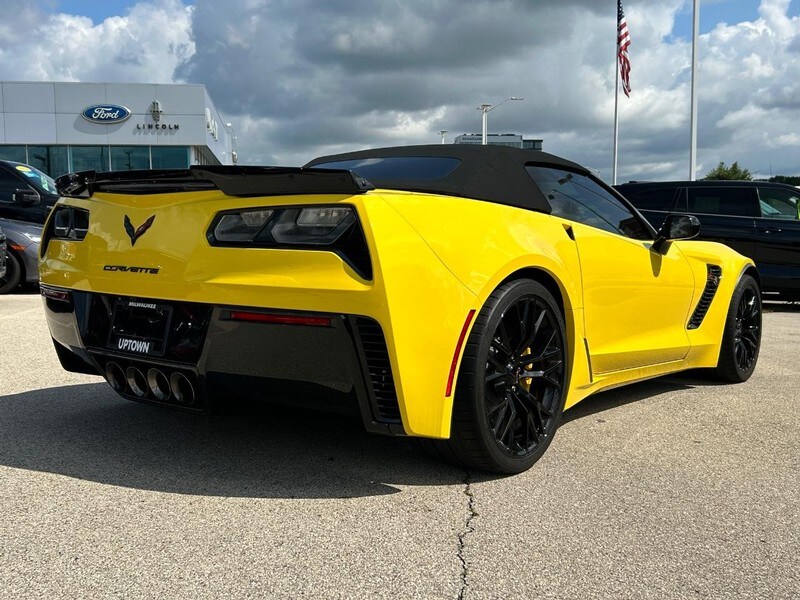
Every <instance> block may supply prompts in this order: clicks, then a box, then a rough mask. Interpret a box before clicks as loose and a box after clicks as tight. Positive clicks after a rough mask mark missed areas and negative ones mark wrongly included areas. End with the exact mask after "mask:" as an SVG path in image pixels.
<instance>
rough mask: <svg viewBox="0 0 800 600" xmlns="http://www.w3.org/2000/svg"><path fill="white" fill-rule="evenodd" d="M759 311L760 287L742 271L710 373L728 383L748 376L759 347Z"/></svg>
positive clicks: (754, 365)
mask: <svg viewBox="0 0 800 600" xmlns="http://www.w3.org/2000/svg"><path fill="white" fill-rule="evenodd" d="M761 312H762V308H761V289H760V288H759V286H758V283H757V282H756V280H755V279H754V278H753V277H751V276H750V275H743V276H742V278H741V280H739V283H738V284H737V285H736V289H735V290H734V292H733V296H732V297H731V304H730V306H729V307H728V316H727V318H726V319H725V329H724V333H723V335H722V346H721V348H720V352H719V362H718V363H717V367H716V368H715V369H712V370H711V376H712V377H714V378H715V379H719V380H721V381H727V382H730V383H742V382H743V381H747V380H748V379H750V376H751V375H752V374H753V371H754V370H755V368H756V363H757V362H758V353H759V350H760V349H761Z"/></svg>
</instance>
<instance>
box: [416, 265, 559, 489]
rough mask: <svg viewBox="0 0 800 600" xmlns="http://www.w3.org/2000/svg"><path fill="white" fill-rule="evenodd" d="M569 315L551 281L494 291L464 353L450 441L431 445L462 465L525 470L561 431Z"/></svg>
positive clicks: (518, 282)
mask: <svg viewBox="0 0 800 600" xmlns="http://www.w3.org/2000/svg"><path fill="white" fill-rule="evenodd" d="M564 331H565V327H564V318H563V316H562V315H561V311H560V310H559V308H558V305H557V304H556V301H555V299H554V298H553V296H552V294H551V293H550V292H549V291H548V290H547V288H545V287H544V286H543V285H541V284H540V283H538V282H536V281H532V280H529V279H520V280H516V281H512V282H510V283H507V284H505V285H503V286H502V287H500V288H498V289H497V290H495V291H494V293H493V294H492V295H491V296H489V298H488V300H487V301H486V304H485V305H484V306H483V308H482V309H481V311H480V313H479V314H478V317H477V319H476V320H475V324H474V326H473V327H472V331H471V333H470V335H469V339H468V340H467V344H466V347H465V349H464V356H463V358H462V360H461V368H460V369H459V374H458V381H457V385H456V395H455V400H454V405H453V422H452V426H451V432H450V439H449V440H430V442H431V444H429V449H430V450H433V451H435V452H436V453H437V454H438V455H439V456H441V458H443V459H445V460H446V461H448V462H454V463H456V464H459V465H461V466H464V467H467V468H470V469H478V470H482V471H490V472H495V473H521V472H522V471H526V470H527V469H529V468H530V467H531V466H532V465H533V464H534V463H535V462H536V461H537V460H538V459H539V458H540V457H541V456H542V454H544V452H545V450H546V449H547V447H548V446H549V445H550V442H551V441H552V439H553V436H554V435H555V431H556V428H557V427H558V422H559V420H560V418H561V413H562V411H563V409H564V399H565V395H566V378H567V372H568V369H567V360H566V344H565V337H566V336H565V333H564Z"/></svg>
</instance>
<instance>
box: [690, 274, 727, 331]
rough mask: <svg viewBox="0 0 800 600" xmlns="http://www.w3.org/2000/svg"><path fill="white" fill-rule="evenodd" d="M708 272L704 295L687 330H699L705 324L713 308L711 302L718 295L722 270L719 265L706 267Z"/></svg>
mask: <svg viewBox="0 0 800 600" xmlns="http://www.w3.org/2000/svg"><path fill="white" fill-rule="evenodd" d="M706 270H707V273H708V275H707V277H706V287H705V289H704V290H703V295H702V296H700V302H698V303H697V307H696V308H695V309H694V313H692V318H691V319H689V325H687V327H686V328H687V329H697V328H698V327H700V325H701V324H702V323H703V319H705V318H706V313H707V312H708V309H709V307H710V306H711V301H712V300H714V295H715V294H716V293H717V288H718V287H719V280H720V277H722V269H721V268H720V267H718V266H717V265H706Z"/></svg>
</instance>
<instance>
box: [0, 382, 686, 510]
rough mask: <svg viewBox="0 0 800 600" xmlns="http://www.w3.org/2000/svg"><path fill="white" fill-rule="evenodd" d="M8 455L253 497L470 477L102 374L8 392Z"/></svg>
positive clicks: (62, 468) (284, 419)
mask: <svg viewBox="0 0 800 600" xmlns="http://www.w3.org/2000/svg"><path fill="white" fill-rule="evenodd" d="M688 385H691V384H690V383H686V382H685V381H684V382H682V381H681V380H676V379H675V378H670V379H659V380H654V381H650V382H645V383H640V384H636V385H633V386H629V387H627V388H621V389H618V390H613V391H610V392H605V393H603V394H599V395H597V396H595V397H592V398H588V399H587V400H585V401H584V402H582V403H580V404H579V405H578V406H576V407H574V408H572V409H570V410H569V411H567V413H565V421H567V422H568V421H573V420H575V419H580V418H582V417H586V416H589V415H594V414H596V413H598V412H601V411H603V410H607V409H609V408H613V407H616V406H621V405H624V404H627V403H629V402H636V401H638V400H642V399H644V398H648V397H652V396H654V395H658V394H662V393H664V392H669V391H671V390H676V389H680V388H682V387H686V386H688ZM555 443H556V444H557V443H558V437H556V441H555ZM0 464H1V465H4V466H8V467H14V468H19V469H29V470H32V471H40V472H47V473H56V474H60V475H66V476H69V477H75V478H78V479H82V480H87V481H96V482H99V483H107V484H112V485H118V486H123V487H129V488H135V489H144V490H154V491H160V492H168V493H179V494H193V495H195V494H196V495H210V496H229V497H253V498H353V497H362V496H375V495H382V494H391V493H395V492H398V491H399V488H398V487H397V486H403V485H412V486H418V485H452V484H460V483H461V482H463V481H464V478H465V475H466V474H465V472H464V471H463V470H461V469H458V468H455V467H452V466H450V465H447V464H443V463H439V462H437V461H435V460H433V459H431V458H429V457H428V456H426V455H425V454H424V453H423V452H422V451H421V450H420V449H419V448H418V445H417V444H416V443H415V442H414V440H412V439H409V438H389V437H382V436H377V435H371V434H368V433H366V432H365V431H364V430H363V427H362V425H361V423H360V421H359V420H358V419H353V418H349V417H345V416H341V415H331V414H325V413H318V412H306V411H300V410H293V409H288V408H280V407H275V406H269V407H264V408H262V409H256V410H254V409H252V408H251V409H249V410H240V411H237V412H235V413H233V414H222V415H202V414H194V413H186V412H180V411H176V410H170V409H166V408H161V407H156V406H145V405H141V404H136V403H134V402H129V401H126V400H122V399H120V398H118V397H117V396H116V395H115V394H114V393H113V392H112V391H111V390H110V389H109V387H108V385H107V384H106V383H105V382H99V383H96V384H85V385H77V386H64V387H57V388H48V389H41V390H35V391H30V392H24V393H21V394H15V395H9V396H5V397H0ZM471 477H472V481H485V480H488V479H490V478H491V476H486V475H479V474H472V475H471Z"/></svg>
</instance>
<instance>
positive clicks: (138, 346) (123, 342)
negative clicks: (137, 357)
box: [117, 338, 150, 354]
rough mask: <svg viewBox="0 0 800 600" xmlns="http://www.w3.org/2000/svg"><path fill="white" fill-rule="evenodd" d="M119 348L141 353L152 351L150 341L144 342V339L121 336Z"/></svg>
mask: <svg viewBox="0 0 800 600" xmlns="http://www.w3.org/2000/svg"><path fill="white" fill-rule="evenodd" d="M117 348H119V349H120V350H124V351H126V352H138V353H140V354H147V353H148V352H150V342H143V341H142V340H129V339H128V338H120V339H119V340H118V341H117Z"/></svg>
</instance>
